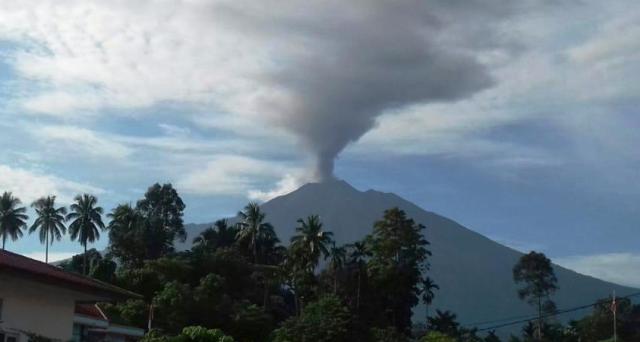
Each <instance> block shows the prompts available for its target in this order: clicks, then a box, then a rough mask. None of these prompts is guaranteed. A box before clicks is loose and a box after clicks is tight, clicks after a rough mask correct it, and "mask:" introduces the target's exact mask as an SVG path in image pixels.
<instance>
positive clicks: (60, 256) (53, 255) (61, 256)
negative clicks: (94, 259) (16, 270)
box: [22, 251, 79, 263]
mask: <svg viewBox="0 0 640 342" xmlns="http://www.w3.org/2000/svg"><path fill="white" fill-rule="evenodd" d="M76 254H79V253H72V252H51V251H49V263H52V262H56V261H61V260H65V259H69V258H71V257H72V256H74V255H76ZM22 255H24V256H26V257H27V258H31V259H35V260H39V261H42V262H44V261H45V252H37V251H34V252H29V253H23V254H22Z"/></svg>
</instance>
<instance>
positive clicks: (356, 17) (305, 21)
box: [216, 1, 513, 179]
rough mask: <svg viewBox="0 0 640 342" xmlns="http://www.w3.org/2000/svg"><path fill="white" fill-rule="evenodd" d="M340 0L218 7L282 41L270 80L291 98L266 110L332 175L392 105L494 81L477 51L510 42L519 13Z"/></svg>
mask: <svg viewBox="0 0 640 342" xmlns="http://www.w3.org/2000/svg"><path fill="white" fill-rule="evenodd" d="M504 3H510V2H504ZM332 4H333V5H334V6H330V5H329V6H327V5H325V6H314V5H308V6H311V7H304V8H303V6H302V7H294V6H282V7H278V8H275V9H274V8H272V9H270V10H268V11H267V12H266V13H265V12H258V13H259V14H256V12H255V11H251V12H250V11H246V9H245V8H243V10H241V9H240V6H238V7H233V8H229V7H224V8H220V7H217V8H216V11H217V14H218V16H220V17H224V20H227V21H228V22H229V23H231V24H232V25H235V27H238V29H240V30H245V32H247V34H252V35H253V34H258V35H259V36H262V39H266V40H270V41H272V44H273V46H277V47H278V48H276V49H274V51H275V53H276V55H275V56H274V57H273V58H274V59H275V63H274V64H275V67H274V68H272V69H270V70H268V72H265V73H264V74H263V75H261V77H260V80H261V82H264V83H265V84H266V85H267V86H271V87H274V88H276V89H280V90H281V91H283V92H284V93H285V94H286V96H285V97H284V98H283V99H273V98H269V99H266V100H265V103H264V107H263V110H265V111H267V112H269V113H268V114H266V116H267V117H268V119H269V120H270V122H272V123H274V124H276V125H279V126H282V127H284V128H286V129H287V130H289V131H290V132H292V133H294V134H295V135H296V136H297V137H298V138H299V139H300V142H301V143H302V144H303V146H304V148H305V149H306V150H307V151H309V152H310V153H312V154H313V156H314V157H315V162H316V164H315V167H316V176H317V177H318V178H321V179H322V178H327V177H332V172H333V164H334V159H335V158H336V156H337V155H338V154H339V153H340V151H342V150H343V149H344V148H345V147H346V146H347V145H348V144H349V143H351V142H354V141H356V140H358V139H359V138H360V137H361V136H362V135H363V134H365V133H366V132H367V131H369V130H370V129H371V128H372V127H373V126H374V125H375V122H376V117H378V116H379V115H381V114H382V113H383V112H385V111H390V110H394V109H399V108H401V107H404V106H407V105H412V104H418V103H429V102H436V101H455V100H459V99H463V98H467V97H470V96H472V95H473V94H474V93H476V92H478V91H480V90H482V89H485V88H487V87H489V86H491V85H492V84H493V80H492V77H491V75H490V72H489V70H488V68H487V66H485V65H483V64H481V63H480V62H479V60H478V57H477V56H476V53H478V52H481V50H482V49H487V50H488V49H492V48H495V47H496V46H503V45H504V46H506V45H507V44H506V43H507V42H503V41H501V38H500V39H499V38H498V35H496V34H494V33H493V31H492V30H493V29H494V28H495V27H496V26H497V24H498V23H500V22H501V20H502V18H503V17H506V16H507V15H508V13H511V12H513V9H512V8H510V6H506V5H503V2H502V1H496V2H494V3H492V4H490V5H489V6H487V5H484V6H483V5H480V4H479V3H471V4H470V6H466V5H462V4H461V3H457V2H455V1H454V2H449V1H446V2H445V1H349V2H340V3H337V2H335V3H332ZM465 4H466V2H465ZM232 6H237V5H232ZM305 6H307V5H305ZM249 12H250V13H249ZM221 13H223V14H221ZM474 13H475V14H474Z"/></svg>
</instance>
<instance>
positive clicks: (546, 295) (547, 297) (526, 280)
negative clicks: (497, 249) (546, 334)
mask: <svg viewBox="0 0 640 342" xmlns="http://www.w3.org/2000/svg"><path fill="white" fill-rule="evenodd" d="M513 280H514V281H515V282H516V284H520V283H522V284H523V287H521V288H520V289H519V290H518V296H519V297H520V299H523V300H526V301H527V303H529V304H530V305H534V306H536V307H537V310H538V323H537V324H538V327H537V330H541V329H542V325H543V324H544V322H543V318H542V314H543V313H545V312H546V313H550V312H553V311H555V308H556V306H555V303H554V302H553V301H552V300H551V295H552V294H553V293H554V292H555V291H556V290H557V289H558V287H557V285H556V284H557V282H558V279H557V278H556V275H555V272H554V271H553V265H552V264H551V260H549V259H548V258H547V257H546V256H545V255H544V254H543V253H537V252H534V251H531V252H530V253H529V254H526V255H523V256H522V257H521V258H520V260H519V261H518V263H517V264H516V265H515V266H514V267H513ZM538 337H539V336H538Z"/></svg>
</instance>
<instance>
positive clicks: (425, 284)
mask: <svg viewBox="0 0 640 342" xmlns="http://www.w3.org/2000/svg"><path fill="white" fill-rule="evenodd" d="M439 289H440V286H438V285H437V284H436V283H435V282H434V281H433V279H431V278H429V277H426V278H424V279H423V280H422V302H423V303H424V307H425V309H424V310H425V319H428V318H429V305H431V303H432V302H433V299H434V298H435V296H436V294H435V293H434V292H433V290H439Z"/></svg>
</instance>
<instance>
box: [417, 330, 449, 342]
mask: <svg viewBox="0 0 640 342" xmlns="http://www.w3.org/2000/svg"><path fill="white" fill-rule="evenodd" d="M420 342H456V339H455V338H453V337H450V336H447V335H445V334H443V333H441V332H438V331H431V332H429V333H428V334H427V335H426V336H424V337H422V339H421V340H420Z"/></svg>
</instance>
